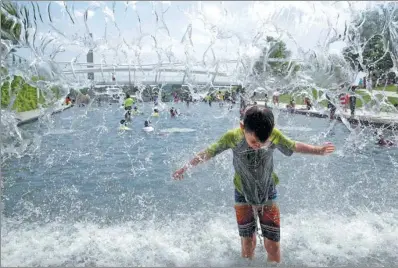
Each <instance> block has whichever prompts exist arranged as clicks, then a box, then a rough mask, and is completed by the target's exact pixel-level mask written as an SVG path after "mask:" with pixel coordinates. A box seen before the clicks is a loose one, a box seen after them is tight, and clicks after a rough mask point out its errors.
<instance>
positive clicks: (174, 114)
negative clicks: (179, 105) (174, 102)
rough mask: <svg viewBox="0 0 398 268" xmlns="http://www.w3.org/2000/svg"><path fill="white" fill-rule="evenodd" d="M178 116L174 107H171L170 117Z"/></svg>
mask: <svg viewBox="0 0 398 268" xmlns="http://www.w3.org/2000/svg"><path fill="white" fill-rule="evenodd" d="M176 115H177V110H176V109H174V107H171V109H170V116H171V117H175V116H176Z"/></svg>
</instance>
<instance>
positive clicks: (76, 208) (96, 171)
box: [1, 103, 398, 266]
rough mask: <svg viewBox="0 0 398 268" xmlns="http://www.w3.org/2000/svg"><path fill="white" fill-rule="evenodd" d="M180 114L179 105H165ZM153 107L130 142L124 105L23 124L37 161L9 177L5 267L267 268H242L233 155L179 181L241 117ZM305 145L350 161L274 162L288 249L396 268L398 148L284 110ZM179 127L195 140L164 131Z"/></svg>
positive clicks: (15, 162) (259, 261)
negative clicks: (325, 147)
mask: <svg viewBox="0 0 398 268" xmlns="http://www.w3.org/2000/svg"><path fill="white" fill-rule="evenodd" d="M166 105H170V104H166ZM172 105H173V106H175V107H177V108H179V109H180V111H181V113H182V115H181V116H180V117H177V118H170V116H169V114H168V112H167V110H168V108H169V107H170V106H167V107H166V110H165V111H164V112H162V113H161V116H160V117H159V118H150V120H151V121H152V123H153V126H154V128H155V131H154V132H153V133H145V132H144V131H142V128H143V127H144V121H145V120H147V119H148V115H150V113H151V106H150V105H148V104H146V105H144V106H142V107H141V109H142V110H143V111H144V115H140V116H137V117H134V118H133V122H132V124H131V128H132V130H131V131H125V132H120V131H118V127H119V121H120V119H122V118H123V113H124V112H123V110H122V109H121V108H120V107H118V106H117V105H116V104H113V105H102V106H101V107H96V106H94V105H93V106H90V107H88V108H86V107H85V108H79V107H74V108H72V109H69V110H66V111H64V112H63V113H61V114H57V115H54V116H52V117H45V118H43V119H41V120H40V121H39V122H36V123H34V124H29V125H25V126H23V127H22V130H23V134H24V137H25V139H27V140H29V141H30V142H31V144H30V149H29V150H28V152H30V153H29V154H28V155H25V156H23V157H21V158H13V159H10V160H7V161H6V162H5V163H4V164H3V166H2V175H3V179H4V182H5V183H4V184H5V187H4V189H3V196H2V203H3V213H2V226H1V252H2V254H1V263H2V265H3V266H48V265H51V266H242V265H255V266H264V265H265V260H266V255H265V253H264V249H263V248H262V247H261V245H260V244H259V245H258V247H257V249H256V259H255V260H254V261H252V262H248V261H246V260H242V259H241V258H240V240H239V236H238V232H237V226H236V221H235V215H234V209H233V204H234V200H233V183H232V177H233V166H232V153H231V152H224V153H223V154H221V155H219V156H217V157H216V158H214V159H212V160H211V161H209V162H208V163H205V164H202V165H200V166H198V167H196V168H195V169H193V170H191V171H190V172H188V175H187V176H186V177H185V179H184V180H182V181H173V180H172V178H171V174H172V172H173V171H174V170H176V169H177V168H178V167H181V166H182V165H183V164H184V163H185V162H186V161H187V160H189V159H190V158H192V157H193V156H194V153H195V152H198V151H200V150H202V149H204V148H206V146H207V145H209V144H211V143H212V142H214V141H216V140H217V138H218V137H220V136H221V135H222V134H223V133H224V132H225V131H227V130H228V129H231V128H234V127H237V126H238V124H239V118H238V107H234V108H233V110H232V111H229V110H228V109H227V107H223V108H220V107H218V105H216V104H213V107H209V106H208V105H206V104H203V103H199V104H191V106H190V107H187V106H186V105H185V104H172ZM276 117H277V127H279V128H280V129H281V130H282V132H283V133H285V134H286V135H287V136H289V137H291V138H292V139H295V140H299V141H303V142H307V143H315V144H322V143H323V142H326V141H331V142H333V143H335V145H336V146H337V151H336V152H335V153H334V154H332V155H330V156H327V157H319V156H310V155H299V154H293V156H291V157H286V156H283V155H282V154H281V153H279V152H278V151H276V152H275V169H276V172H277V174H278V175H279V177H280V180H281V183H280V185H279V186H278V195H279V196H278V200H279V202H280V208H281V218H282V221H281V225H282V227H281V237H282V239H281V246H282V254H283V262H284V264H287V265H310V266H341V265H361V266H391V265H393V264H395V263H396V262H397V261H398V255H397V252H398V244H397V243H396V241H395V240H396V237H397V236H398V213H397V212H398V205H397V202H396V201H397V200H398V191H397V190H398V189H397V185H398V184H397V178H398V149H397V148H382V147H379V146H377V145H375V144H374V142H375V141H374V138H373V137H372V133H373V130H371V129H359V128H358V129H356V130H354V131H352V132H350V130H348V128H347V127H346V126H345V125H343V124H341V123H334V122H330V121H329V120H327V119H318V118H310V117H305V116H301V115H291V114H283V113H277V112H276ZM169 128H191V129H194V130H195V132H189V133H184V132H182V133H169V134H164V133H162V132H161V130H164V129H169Z"/></svg>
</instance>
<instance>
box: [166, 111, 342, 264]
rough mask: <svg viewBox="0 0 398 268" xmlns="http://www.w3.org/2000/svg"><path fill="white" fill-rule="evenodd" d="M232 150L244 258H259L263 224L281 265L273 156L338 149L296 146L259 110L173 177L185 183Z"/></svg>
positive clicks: (266, 240)
mask: <svg viewBox="0 0 398 268" xmlns="http://www.w3.org/2000/svg"><path fill="white" fill-rule="evenodd" d="M227 149H232V152H233V166H234V169H235V175H234V185H235V212H236V219H237V222H238V229H239V235H240V237H241V245H242V257H244V258H249V259H252V258H253V257H254V249H255V245H256V235H255V231H256V226H257V222H256V221H257V218H258V219H259V221H260V226H261V231H262V235H263V237H264V247H265V249H266V251H267V253H268V261H269V262H276V263H279V262H280V260H281V254H280V245H279V240H280V215H279V207H278V204H277V202H276V195H277V191H276V185H277V184H278V182H279V180H278V177H277V176H276V174H275V173H274V172H273V167H274V164H273V152H274V150H275V149H278V150H279V151H281V152H282V153H283V154H284V155H287V156H290V155H292V153H293V152H298V153H306V154H315V155H326V154H329V153H332V152H333V151H334V149H335V147H334V145H332V144H330V143H328V144H325V145H323V146H314V145H309V144H305V143H301V142H296V141H292V140H290V139H289V138H287V137H285V136H284V135H283V134H282V133H281V132H280V131H279V130H278V129H276V128H275V127H274V116H273V114H272V111H271V110H269V109H267V108H260V107H258V106H253V107H250V108H248V109H247V110H246V112H245V114H244V117H243V122H242V121H241V123H240V128H236V129H232V130H230V131H228V132H227V133H225V134H224V135H223V136H222V137H221V138H220V139H219V140H218V141H217V142H216V143H214V144H212V145H210V146H209V147H208V148H207V149H206V150H204V151H202V152H200V153H198V154H197V155H196V157H194V158H193V159H192V160H191V161H189V163H188V164H186V165H185V166H184V167H182V168H181V169H179V170H177V171H175V172H174V174H173V177H174V178H175V179H182V177H183V174H184V172H185V171H186V170H187V169H188V168H189V167H191V166H196V165H197V164H199V163H202V162H205V161H207V160H209V159H210V158H212V157H214V156H216V155H218V154H220V153H221V152H223V151H225V150H227Z"/></svg>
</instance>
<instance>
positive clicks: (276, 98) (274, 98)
mask: <svg viewBox="0 0 398 268" xmlns="http://www.w3.org/2000/svg"><path fill="white" fill-rule="evenodd" d="M279 96H280V93H279V91H278V89H277V90H276V91H275V92H274V94H272V102H273V103H274V105H276V106H279Z"/></svg>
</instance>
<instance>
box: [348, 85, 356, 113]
mask: <svg viewBox="0 0 398 268" xmlns="http://www.w3.org/2000/svg"><path fill="white" fill-rule="evenodd" d="M356 89H357V86H351V87H350V91H351V93H350V110H351V116H354V114H355V106H356V101H357V97H356V95H355V90H356Z"/></svg>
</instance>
